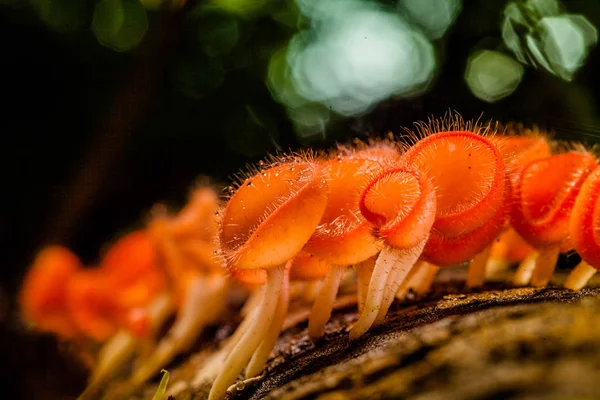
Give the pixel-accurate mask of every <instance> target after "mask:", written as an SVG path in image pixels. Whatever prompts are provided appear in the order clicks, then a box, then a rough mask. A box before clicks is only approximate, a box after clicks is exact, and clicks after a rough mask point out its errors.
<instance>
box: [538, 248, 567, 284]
mask: <svg viewBox="0 0 600 400" xmlns="http://www.w3.org/2000/svg"><path fill="white" fill-rule="evenodd" d="M559 253H560V248H559V247H558V246H553V247H548V248H544V249H542V250H539V251H538V254H539V256H538V258H537V260H536V262H535V269H534V270H533V274H532V275H531V284H532V285H533V286H546V285H547V284H548V282H549V281H550V278H551V277H552V274H553V273H554V269H555V268H556V262H557V261H558V255H559Z"/></svg>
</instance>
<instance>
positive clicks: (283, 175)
mask: <svg viewBox="0 0 600 400" xmlns="http://www.w3.org/2000/svg"><path fill="white" fill-rule="evenodd" d="M326 204H327V182H326V181H325V179H324V176H323V174H322V172H321V169H320V168H319V165H318V164H317V163H315V162H310V161H305V160H302V159H294V160H292V161H290V162H285V163H282V164H280V165H276V166H274V167H271V168H269V169H267V170H264V171H261V172H260V173H258V174H256V175H254V176H252V177H251V178H248V179H246V180H245V181H244V182H243V183H242V184H241V185H240V187H239V188H238V189H237V191H236V192H235V193H234V194H233V196H232V197H231V198H230V199H229V201H228V203H227V206H226V207H225V210H224V211H223V216H222V223H221V231H220V233H219V242H220V245H221V250H222V251H223V254H224V256H225V258H226V259H227V262H228V264H229V266H230V267H233V268H238V269H259V268H270V267H274V266H279V265H281V264H284V263H286V262H287V261H289V260H291V259H292V258H293V257H294V256H295V255H296V254H298V252H299V251H300V250H301V249H302V247H303V246H304V244H305V243H306V241H307V240H308V238H310V236H311V235H312V233H313V231H314V229H315V227H316V226H317V224H318V222H319V220H320V219H321V215H322V214H323V210H324V209H325V206H326Z"/></svg>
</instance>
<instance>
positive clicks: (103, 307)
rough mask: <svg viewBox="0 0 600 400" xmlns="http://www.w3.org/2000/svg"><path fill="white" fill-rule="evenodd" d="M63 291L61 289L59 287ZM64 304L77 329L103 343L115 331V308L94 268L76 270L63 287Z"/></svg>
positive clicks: (103, 282) (108, 291)
mask: <svg viewBox="0 0 600 400" xmlns="http://www.w3.org/2000/svg"><path fill="white" fill-rule="evenodd" d="M63 290H64V289H63ZM66 292H67V299H68V307H69V312H70V313H71V316H72V317H73V321H75V324H76V325H77V328H78V329H79V331H81V332H83V333H84V334H85V335H86V336H88V337H90V338H92V339H94V340H96V341H98V342H104V341H106V340H107V339H109V338H110V337H111V336H112V335H113V334H115V333H116V331H117V328H118V322H117V318H116V317H117V315H118V313H119V311H120V310H119V309H118V307H117V306H116V304H115V303H114V302H113V299H112V297H111V296H112V295H114V292H112V291H110V290H109V288H108V287H107V285H106V282H105V280H104V279H103V278H102V272H101V271H99V270H98V269H86V270H80V271H79V272H78V273H77V274H75V275H74V276H73V277H72V278H71V280H70V281H69V283H68V285H67V287H66Z"/></svg>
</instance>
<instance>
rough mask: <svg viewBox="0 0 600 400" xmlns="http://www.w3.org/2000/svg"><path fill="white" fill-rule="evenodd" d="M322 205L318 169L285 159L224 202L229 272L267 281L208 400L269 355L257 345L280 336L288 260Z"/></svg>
mask: <svg viewBox="0 0 600 400" xmlns="http://www.w3.org/2000/svg"><path fill="white" fill-rule="evenodd" d="M326 204H327V182H326V181H325V179H324V176H323V173H322V171H321V168H320V165H319V164H318V163H317V162H314V161H311V160H309V159H307V158H305V157H289V158H287V159H285V160H282V161H280V162H278V163H276V164H275V165H273V166H272V167H269V168H267V169H263V170H262V171H259V172H258V173H256V174H255V175H253V176H251V177H249V178H248V179H245V180H244V181H243V182H242V183H241V184H240V185H239V187H238V188H237V190H236V191H235V192H234V193H233V195H232V196H231V198H230V199H229V201H228V203H227V205H226V207H225V209H224V211H223V213H222V219H221V230H220V232H219V242H220V247H221V250H222V252H223V255H224V257H225V259H226V260H227V264H228V266H229V267H230V268H232V269H244V270H257V269H263V270H266V274H267V279H266V283H265V285H264V291H263V296H262V301H261V303H260V304H259V306H258V308H257V309H256V310H255V311H254V312H252V313H251V315H250V316H248V317H247V318H252V320H251V322H250V323H248V324H245V323H244V322H243V323H242V325H243V329H244V330H243V331H242V333H241V335H240V336H241V337H240V339H239V340H238V341H237V342H236V343H235V345H234V346H233V349H232V350H231V352H230V353H229V355H228V356H227V359H226V360H225V362H224V364H223V365H222V367H221V369H220V372H219V374H218V376H217V377H216V379H215V381H214V383H213V386H212V388H211V391H210V394H209V399H211V400H216V399H219V400H220V399H222V398H223V397H224V396H225V394H226V392H227V389H228V387H229V385H231V384H232V383H234V382H235V380H236V378H237V377H238V375H239V373H240V372H241V371H242V369H243V368H244V366H245V365H246V364H248V362H249V361H250V362H251V364H254V362H253V361H251V360H250V359H251V358H253V357H254V358H255V359H256V360H257V364H259V363H258V361H259V360H263V359H265V357H264V355H263V354H264V353H265V352H266V353H267V354H268V353H270V351H271V348H268V347H269V346H261V344H262V343H263V342H266V343H268V342H269V341H271V339H270V338H272V336H273V335H275V338H276V334H278V333H279V331H280V330H281V324H280V322H281V323H282V322H283V318H281V317H280V315H281V314H282V313H283V312H284V311H285V309H286V308H287V301H288V296H289V285H288V281H289V268H290V266H291V260H292V259H293V258H294V257H295V256H296V255H297V254H298V253H299V252H300V250H301V249H302V247H304V245H305V243H306V242H307V241H308V239H309V238H310V236H311V235H312V233H313V232H314V230H315V228H316V226H317V224H318V223H319V220H320V219H321V216H322V214H323V211H324V210H325V206H326ZM238 330H240V328H238ZM274 331H276V334H275V333H273V332H274ZM236 334H237V332H236ZM271 347H272V346H271ZM257 351H258V352H257ZM260 367H261V369H262V366H260ZM253 369H254V370H256V369H258V365H257V366H256V367H253Z"/></svg>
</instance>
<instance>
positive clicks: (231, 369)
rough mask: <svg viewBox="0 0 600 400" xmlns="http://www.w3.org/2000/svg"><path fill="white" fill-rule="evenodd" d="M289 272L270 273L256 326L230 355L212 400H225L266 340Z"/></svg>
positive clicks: (280, 268) (280, 269)
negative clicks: (230, 388)
mask: <svg viewBox="0 0 600 400" xmlns="http://www.w3.org/2000/svg"><path fill="white" fill-rule="evenodd" d="M285 270H286V268H285V266H284V265H280V266H277V267H272V268H269V269H268V270H267V282H266V284H265V289H264V295H263V299H262V302H261V303H260V307H259V308H258V310H257V312H256V314H255V318H253V320H252V324H251V325H250V326H249V327H248V329H247V330H246V332H245V333H244V335H243V336H242V338H241V339H240V340H239V341H238V342H237V343H236V345H235V347H234V348H233V350H232V351H231V353H230V354H229V356H227V359H226V360H225V363H224V365H223V368H222V369H221V371H220V373H219V375H218V376H217V378H216V379H215V381H214V383H213V386H212V388H211V389H210V393H209V395H208V399H209V400H222V399H223V398H224V397H225V393H226V392H227V388H228V387H229V386H230V385H232V384H233V383H234V382H235V381H236V379H237V377H238V376H239V374H240V373H241V372H242V370H243V369H244V367H245V366H246V365H247V364H248V361H249V360H250V358H251V357H252V355H253V354H254V352H255V351H256V349H257V348H258V346H260V344H261V343H262V341H263V340H264V338H265V336H266V334H267V332H268V331H269V328H270V326H271V324H272V322H273V319H274V317H275V310H276V308H277V304H278V303H279V301H278V300H279V294H280V292H281V286H282V284H283V282H284V280H285V276H286V271H285Z"/></svg>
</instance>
